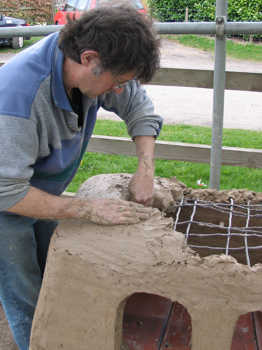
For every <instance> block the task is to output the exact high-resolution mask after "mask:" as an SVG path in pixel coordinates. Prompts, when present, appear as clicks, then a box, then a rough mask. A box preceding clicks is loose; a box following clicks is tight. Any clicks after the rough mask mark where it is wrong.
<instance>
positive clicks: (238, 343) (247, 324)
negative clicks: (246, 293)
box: [231, 311, 262, 350]
mask: <svg viewBox="0 0 262 350" xmlns="http://www.w3.org/2000/svg"><path fill="white" fill-rule="evenodd" d="M246 349H248V350H260V349H262V312H261V311H256V312H249V313H247V314H245V315H241V316H240V317H239V319H238V322H237V323H236V326H235V330H234V335H233V339H232V345H231V350H246Z"/></svg>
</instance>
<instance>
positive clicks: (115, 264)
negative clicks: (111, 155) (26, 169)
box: [30, 174, 262, 350]
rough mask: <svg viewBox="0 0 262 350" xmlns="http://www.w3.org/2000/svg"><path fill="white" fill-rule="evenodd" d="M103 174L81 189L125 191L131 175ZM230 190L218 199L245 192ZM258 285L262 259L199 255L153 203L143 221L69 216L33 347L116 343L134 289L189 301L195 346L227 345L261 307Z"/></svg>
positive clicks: (54, 249) (54, 252)
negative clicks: (114, 222)
mask: <svg viewBox="0 0 262 350" xmlns="http://www.w3.org/2000/svg"><path fill="white" fill-rule="evenodd" d="M101 176H102V177H101ZM101 176H100V177H99V176H98V177H95V178H92V179H89V180H88V181H87V182H86V183H85V184H84V185H83V186H82V188H81V189H80V191H79V193H78V195H79V196H85V193H87V192H88V195H90V197H95V196H99V197H100V196H102V195H103V194H104V195H105V196H107V195H108V191H109V190H110V191H111V194H112V196H113V193H115V196H116V197H117V198H125V195H126V193H127V192H126V190H125V184H126V181H127V180H128V177H129V175H127V174H117V175H101ZM101 179H102V180H101ZM96 181H97V182H96ZM95 183H96V184H95ZM102 184H103V185H104V187H102ZM156 184H157V185H158V186H159V189H160V191H161V186H163V190H165V191H166V192H165V193H166V196H167V198H169V199H170V196H173V197H174V195H175V196H176V198H177V197H179V196H181V195H182V194H183V193H185V192H186V191H187V193H188V194H189V195H192V196H193V192H194V191H193V190H190V189H186V188H185V186H184V185H183V184H181V183H179V182H176V181H175V179H173V180H171V181H169V180H167V179H158V178H156ZM168 184H169V185H168ZM116 185H117V186H116ZM179 188H180V189H179ZM172 191H173V192H172ZM201 191H203V192H201V193H204V192H205V191H207V190H201ZM229 192H230V191H228V192H227V193H224V197H223V198H225V199H226V198H228V197H229V196H231V195H232V194H233V195H234V196H236V199H239V200H242V199H244V198H246V196H244V194H241V191H237V192H239V193H238V194H237V193H236V192H233V193H232V192H231V193H229ZM201 193H200V192H199V191H196V192H195V194H196V195H198V196H201V195H202V194H201ZM208 193H209V192H208ZM210 193H211V194H209V195H208V198H212V199H213V196H214V193H213V192H210ZM251 195H252V196H254V197H256V196H255V194H252V193H251V194H250V196H251ZM209 196H211V197H209ZM252 198H253V197H252ZM244 200H245V199H244ZM261 289H262V265H260V264H257V265H255V266H253V267H252V268H249V267H248V266H244V265H241V264H239V263H237V262H236V260H235V259H234V258H232V257H230V256H224V255H219V256H217V255H213V256H208V257H206V258H200V257H199V256H198V255H197V254H196V253H194V252H193V251H192V250H190V249H189V248H188V247H187V246H186V245H185V242H184V235H183V234H181V233H179V232H173V230H172V225H171V221H170V219H168V218H165V217H163V216H162V215H161V213H160V211H159V210H157V209H156V210H155V213H154V215H153V216H152V217H151V219H149V220H148V221H146V222H143V223H139V224H136V225H129V226H124V225H121V226H111V227H110V226H107V227H105V226H99V225H95V224H90V223H86V222H81V221H72V220H71V221H68V220H67V221H64V222H61V223H60V225H59V227H58V229H57V232H56V234H55V235H54V238H53V240H52V242H51V246H50V249H49V255H48V261H47V269H46V273H45V277H44V282H43V286H42V289H41V293H40V298H39V303H38V306H37V311H36V315H35V319H34V323H33V331H32V338H31V347H30V349H31V350H43V349H45V350H58V349H63V350H72V349H78V350H86V349H107V350H119V349H120V348H121V329H122V328H121V327H122V326H121V325H122V316H123V311H124V306H125V302H126V300H127V298H128V297H129V296H130V295H132V294H133V293H137V292H147V293H151V294H156V295H161V296H164V297H167V298H169V299H171V300H173V301H175V300H176V301H178V302H179V303H181V304H183V305H184V306H185V307H186V308H187V310H188V312H189V313H190V315H191V319H192V329H193V333H192V349H194V350H210V349H214V350H221V349H225V350H226V349H230V347H231V341H232V334H233V329H234V326H235V323H236V321H237V319H238V317H239V316H240V315H241V314H244V313H246V312H250V311H255V310H260V309H262V299H261Z"/></svg>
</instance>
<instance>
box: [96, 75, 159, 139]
mask: <svg viewBox="0 0 262 350" xmlns="http://www.w3.org/2000/svg"><path fill="white" fill-rule="evenodd" d="M100 102H101V106H102V107H103V108H104V109H106V110H108V111H111V112H114V113H116V114H117V115H118V116H119V117H120V118H121V119H122V120H124V121H125V123H126V125H127V130H128V133H129V135H130V136H131V137H132V138H134V137H135V136H155V137H157V136H158V135H159V133H160V130H161V127H162V123H163V119H162V117H161V116H159V115H157V114H155V113H154V106H153V103H152V101H151V100H150V98H149V97H148V96H147V94H146V91H145V90H144V89H143V88H142V87H141V85H140V83H139V82H137V81H136V80H131V81H130V82H128V84H127V85H126V86H125V88H124V90H123V92H122V93H121V94H116V93H114V92H110V93H107V94H104V95H102V96H101V101H100Z"/></svg>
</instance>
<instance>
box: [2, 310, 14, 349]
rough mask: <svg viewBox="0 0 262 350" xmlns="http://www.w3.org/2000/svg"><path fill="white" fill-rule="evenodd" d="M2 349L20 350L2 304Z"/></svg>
mask: <svg viewBox="0 0 262 350" xmlns="http://www.w3.org/2000/svg"><path fill="white" fill-rule="evenodd" d="M0 350H18V348H17V346H16V344H15V343H14V340H13V337H12V334H11V331H10V329H9V326H8V323H7V320H6V318H5V314H4V310H3V308H2V306H1V304H0Z"/></svg>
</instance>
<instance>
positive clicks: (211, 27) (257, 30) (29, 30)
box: [0, 22, 262, 38]
mask: <svg viewBox="0 0 262 350" xmlns="http://www.w3.org/2000/svg"><path fill="white" fill-rule="evenodd" d="M154 27H155V29H156V31H157V32H158V34H216V32H217V24H216V22H175V23H155V24H154ZM61 28H63V26H62V25H35V26H28V27H23V26H17V27H3V28H0V37H1V38H12V37H13V36H25V37H26V36H42V35H43V36H44V35H48V34H51V33H53V32H56V31H59V30H60V29H61ZM225 34H232V35H234V34H262V22H226V23H225Z"/></svg>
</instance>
